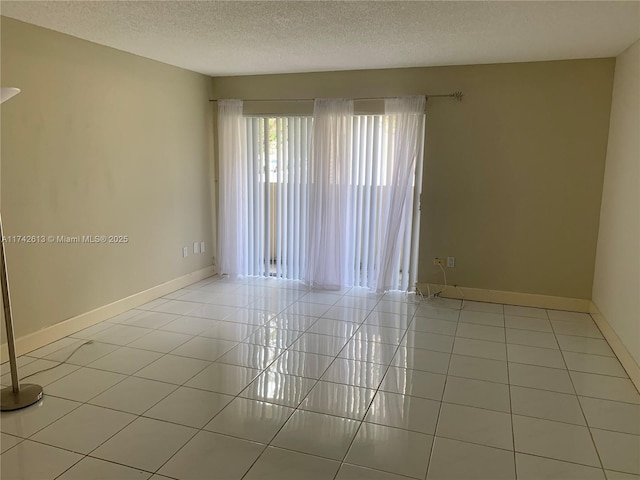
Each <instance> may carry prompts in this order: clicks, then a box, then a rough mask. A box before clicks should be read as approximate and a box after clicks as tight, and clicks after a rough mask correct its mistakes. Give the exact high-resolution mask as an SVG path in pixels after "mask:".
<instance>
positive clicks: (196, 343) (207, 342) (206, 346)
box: [171, 337, 237, 362]
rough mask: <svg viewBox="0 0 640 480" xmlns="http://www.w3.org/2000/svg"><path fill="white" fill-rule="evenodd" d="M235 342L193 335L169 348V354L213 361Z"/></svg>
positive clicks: (235, 343)
mask: <svg viewBox="0 0 640 480" xmlns="http://www.w3.org/2000/svg"><path fill="white" fill-rule="evenodd" d="M236 345H237V342H230V341H228V340H220V339H217V338H208V337H194V338H192V339H191V340H189V341H187V342H185V343H183V344H182V345H180V346H179V347H178V348H176V349H174V350H171V355H178V356H180V357H189V358H197V359H200V360H208V361H210V362H213V361H215V360H217V359H218V358H220V357H221V356H222V355H224V354H225V353H227V352H228V351H229V350H231V349H232V348H233V347H235V346H236Z"/></svg>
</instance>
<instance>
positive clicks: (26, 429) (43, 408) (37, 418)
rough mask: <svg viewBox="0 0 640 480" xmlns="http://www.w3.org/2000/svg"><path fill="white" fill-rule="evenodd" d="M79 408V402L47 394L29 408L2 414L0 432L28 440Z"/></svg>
mask: <svg viewBox="0 0 640 480" xmlns="http://www.w3.org/2000/svg"><path fill="white" fill-rule="evenodd" d="M79 406H80V403H78V402H74V401H71V400H65V399H63V398H57V397H50V396H48V395H46V394H45V396H44V397H43V398H42V400H40V401H39V402H38V403H36V404H34V405H32V406H30V407H29V408H23V409H20V410H14V411H10V412H2V417H0V418H1V421H0V430H2V432H4V433H8V434H10V435H15V436H18V437H21V438H28V437H30V436H31V435H33V434H34V433H36V432H37V431H38V430H41V429H43V428H44V427H46V426H47V425H50V424H52V423H53V422H55V421H56V420H58V419H59V418H61V417H63V416H64V415H66V414H67V413H69V412H71V411H72V410H75V409H76V408H78V407H79Z"/></svg>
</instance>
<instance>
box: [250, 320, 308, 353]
mask: <svg viewBox="0 0 640 480" xmlns="http://www.w3.org/2000/svg"><path fill="white" fill-rule="evenodd" d="M300 335H302V332H299V331H297V330H281V329H279V328H275V327H272V326H271V325H270V324H269V325H265V326H264V327H261V328H259V329H258V330H256V331H255V332H253V334H251V335H250V336H249V337H247V339H246V340H244V343H251V344H254V345H264V346H265V347H271V348H287V347H289V346H290V345H291V344H292V343H294V342H295V341H296V340H297V339H298V338H299V337H300ZM313 353H315V352H313Z"/></svg>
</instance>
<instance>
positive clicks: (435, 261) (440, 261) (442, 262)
mask: <svg viewBox="0 0 640 480" xmlns="http://www.w3.org/2000/svg"><path fill="white" fill-rule="evenodd" d="M433 264H434V265H442V266H444V265H445V259H444V258H439V257H435V258H434V259H433Z"/></svg>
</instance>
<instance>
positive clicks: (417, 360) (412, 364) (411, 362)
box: [391, 347, 452, 374]
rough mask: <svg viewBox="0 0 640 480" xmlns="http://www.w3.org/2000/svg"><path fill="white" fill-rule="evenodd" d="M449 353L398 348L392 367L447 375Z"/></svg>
mask: <svg viewBox="0 0 640 480" xmlns="http://www.w3.org/2000/svg"><path fill="white" fill-rule="evenodd" d="M451 357H452V355H450V354H449V353H443V352H434V351H431V350H422V349H420V348H406V347H400V348H398V351H397V353H396V354H395V356H394V357H393V361H392V362H391V365H393V366H394V367H400V368H408V369H413V370H422V371H425V372H432V373H444V374H446V373H447V369H448V368H449V359H450V358H451Z"/></svg>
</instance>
